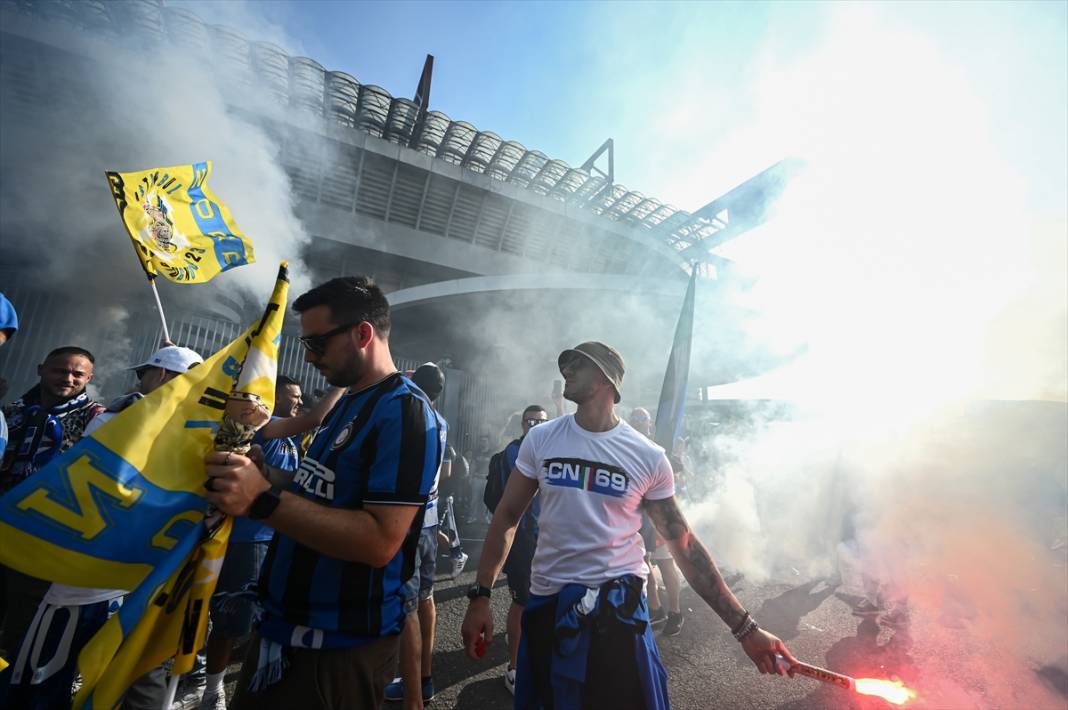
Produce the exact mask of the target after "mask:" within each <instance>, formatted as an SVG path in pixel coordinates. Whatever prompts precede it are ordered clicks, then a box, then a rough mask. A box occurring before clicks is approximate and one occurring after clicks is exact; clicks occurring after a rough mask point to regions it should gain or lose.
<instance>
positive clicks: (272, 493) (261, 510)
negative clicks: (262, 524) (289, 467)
mask: <svg viewBox="0 0 1068 710" xmlns="http://www.w3.org/2000/svg"><path fill="white" fill-rule="evenodd" d="M281 502H282V487H281V486H279V485H278V484H276V483H272V484H271V487H270V488H268V489H267V490H265V491H264V492H263V493H260V494H259V495H258V496H256V498H255V499H254V500H253V501H252V505H251V506H249V509H248V517H249V519H251V520H263V519H264V518H268V517H270V516H271V513H273V512H274V509H275V508H277V507H278V504H279V503H281Z"/></svg>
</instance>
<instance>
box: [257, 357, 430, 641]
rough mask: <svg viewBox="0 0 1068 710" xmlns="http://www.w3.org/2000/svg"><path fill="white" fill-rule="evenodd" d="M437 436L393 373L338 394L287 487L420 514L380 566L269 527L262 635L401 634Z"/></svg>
mask: <svg viewBox="0 0 1068 710" xmlns="http://www.w3.org/2000/svg"><path fill="white" fill-rule="evenodd" d="M444 439H445V427H444V422H443V421H442V419H441V418H440V417H439V416H438V414H437V413H436V412H435V411H434V409H433V407H432V406H431V405H430V402H429V401H428V400H427V398H426V395H425V394H423V392H422V391H421V390H420V389H419V388H418V387H417V386H416V385H415V384H414V383H413V382H412V381H411V380H409V379H408V378H407V377H405V376H403V375H401V374H400V373H394V374H392V375H390V376H389V377H387V378H386V379H384V380H382V381H381V382H379V383H377V384H375V385H372V386H370V387H367V388H366V389H363V390H361V391H359V392H357V393H355V394H346V395H345V396H343V397H342V398H341V399H340V400H339V401H338V403H337V404H336V405H335V406H334V408H333V409H332V410H331V412H330V414H329V415H328V416H327V418H326V420H325V421H324V422H323V426H322V427H321V428H320V429H319V432H318V434H317V435H316V436H315V440H314V441H313V442H312V445H311V447H310V448H309V449H308V453H307V455H306V456H305V457H304V460H303V461H302V462H301V465H300V468H299V469H298V470H297V473H296V476H295V478H294V479H293V482H292V483H291V484H290V485H289V487H288V491H289V492H290V493H295V494H297V495H301V496H303V497H304V498H307V499H309V500H313V501H315V502H317V503H319V504H321V505H325V506H329V507H334V508H347V509H360V508H363V507H364V506H365V505H369V504H375V505H416V506H420V508H419V512H418V513H417V514H416V516H415V519H414V520H413V521H412V525H411V529H410V531H409V535H408V536H407V538H406V539H405V541H404V543H403V544H402V545H401V548H400V550H399V551H398V552H397V554H396V555H394V556H393V559H392V560H390V561H389V563H388V564H387V565H386V566H385V567H380V568H375V567H371V566H370V565H367V564H361V563H358V562H346V561H343V560H339V559H335V558H332V557H328V556H327V555H324V554H321V553H319V552H316V551H315V550H313V549H311V548H309V547H307V546H305V545H302V544H301V543H299V542H297V541H296V540H294V539H292V538H291V537H288V536H286V535H283V534H282V533H276V534H275V536H274V539H273V541H272V542H271V547H270V550H269V551H268V553H267V559H266V560H265V561H264V564H263V570H262V573H261V576H260V592H261V595H262V597H263V601H264V617H263V622H262V624H261V627H260V633H261V635H262V636H264V637H266V638H269V639H271V640H273V641H276V642H278V643H281V644H284V645H287V646H301V647H307V648H332V647H333V648H336V647H343V646H352V645H357V644H359V643H362V642H365V641H369V640H373V639H375V638H378V637H380V636H385V635H387V634H394V633H399V632H400V630H401V627H402V626H403V620H404V611H403V602H404V593H403V586H404V582H405V581H407V579H408V578H409V577H411V576H412V573H413V570H414V564H415V548H416V543H417V541H418V538H419V531H420V529H421V528H422V525H423V515H424V507H425V505H426V502H427V500H428V497H429V494H430V491H431V488H432V487H433V484H434V477H435V475H436V474H437V470H438V467H439V466H440V465H441V459H442V456H443V454H444V450H445V441H444ZM352 544H353V545H360V544H361V541H360V540H353V541H352Z"/></svg>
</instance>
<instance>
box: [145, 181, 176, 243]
mask: <svg viewBox="0 0 1068 710" xmlns="http://www.w3.org/2000/svg"><path fill="white" fill-rule="evenodd" d="M141 207H142V209H144V211H145V214H146V215H148V219H149V224H148V228H147V232H148V236H149V237H151V239H152V243H153V244H154V245H155V246H156V247H157V248H159V249H160V250H161V251H163V252H164V253H165V254H173V253H174V252H176V251H178V249H179V245H178V244H176V243H175V242H176V241H180V240H179V239H177V238H178V232H177V230H176V229H175V227H174V220H173V219H171V208H170V205H168V204H167V202H166V200H164V199H163V198H162V197H161V196H160V195H158V194H156V193H155V192H152V193H149V194H148V195H146V196H145V201H144V202H143V203H141Z"/></svg>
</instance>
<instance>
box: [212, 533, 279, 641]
mask: <svg viewBox="0 0 1068 710" xmlns="http://www.w3.org/2000/svg"><path fill="white" fill-rule="evenodd" d="M270 544H271V543H270V541H267V540H264V541H262V542H232V543H230V545H229V547H227V548H226V557H225V558H224V559H223V566H222V569H221V570H220V571H219V582H218V583H217V584H216V585H215V595H214V596H212V598H211V635H212V636H215V637H218V638H228V639H236V638H240V637H242V636H245V635H246V634H248V633H250V632H251V631H252V621H253V617H254V616H255V605H256V600H255V598H254V596H253V595H252V594H248V595H243V596H232V595H234V594H235V593H236V592H240V591H241V590H243V589H244V588H245V587H246V586H248V585H249V584H251V583H253V582H256V581H257V580H259V578H260V568H261V567H263V560H264V558H265V557H267V548H268V546H270Z"/></svg>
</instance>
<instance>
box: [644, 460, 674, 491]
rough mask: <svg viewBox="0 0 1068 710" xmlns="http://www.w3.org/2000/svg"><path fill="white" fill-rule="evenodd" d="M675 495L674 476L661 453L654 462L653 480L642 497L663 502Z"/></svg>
mask: <svg viewBox="0 0 1068 710" xmlns="http://www.w3.org/2000/svg"><path fill="white" fill-rule="evenodd" d="M673 495H675V474H674V473H673V472H672V471H671V462H670V461H668V457H667V455H666V454H664V453H663V452H661V453H660V456H659V458H658V460H657V462H656V470H655V471H654V473H653V480H652V482H651V483H650V484H649V488H648V489H646V491H645V495H644V496H642V497H643V498H646V499H648V500H664V499H665V498H670V497H671V496H673Z"/></svg>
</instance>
